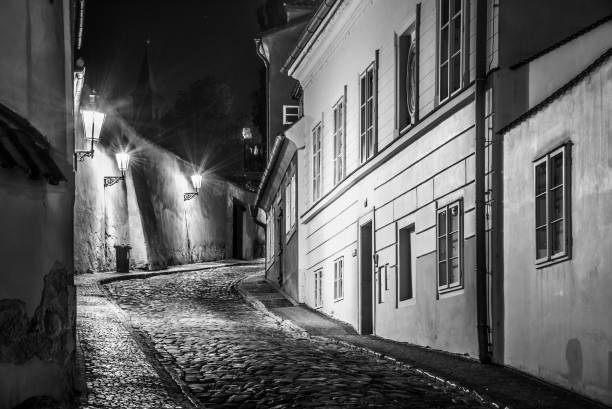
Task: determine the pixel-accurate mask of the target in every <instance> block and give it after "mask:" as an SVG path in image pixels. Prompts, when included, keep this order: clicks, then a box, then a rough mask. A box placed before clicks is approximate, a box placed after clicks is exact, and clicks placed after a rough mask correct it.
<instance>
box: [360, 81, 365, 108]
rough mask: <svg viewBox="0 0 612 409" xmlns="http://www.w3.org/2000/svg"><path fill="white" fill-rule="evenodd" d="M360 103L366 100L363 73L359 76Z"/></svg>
mask: <svg viewBox="0 0 612 409" xmlns="http://www.w3.org/2000/svg"><path fill="white" fill-rule="evenodd" d="M360 91H361V103H362V104H363V103H364V102H365V100H366V79H365V75H364V76H363V77H361V90H360Z"/></svg>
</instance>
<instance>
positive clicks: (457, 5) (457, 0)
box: [452, 0, 461, 14]
mask: <svg viewBox="0 0 612 409" xmlns="http://www.w3.org/2000/svg"><path fill="white" fill-rule="evenodd" d="M459 11H461V0H453V11H452V13H453V14H456V13H457V12H459Z"/></svg>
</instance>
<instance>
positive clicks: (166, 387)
mask: <svg viewBox="0 0 612 409" xmlns="http://www.w3.org/2000/svg"><path fill="white" fill-rule="evenodd" d="M260 269H261V266H260V265H254V266H253V265H251V266H234V267H222V268H215V269H211V270H205V271H196V272H186V273H175V274H171V275H162V276H157V277H152V278H147V279H137V280H128V281H119V282H114V283H111V284H107V285H106V286H105V287H106V289H107V290H108V292H109V293H110V294H111V295H112V297H113V298H114V300H115V302H116V303H117V304H118V305H119V306H120V307H121V309H122V310H123V311H124V312H125V314H123V313H120V312H113V309H117V307H116V306H115V305H113V304H112V303H110V302H107V303H106V305H94V306H92V307H91V309H90V311H89V312H85V311H81V312H80V316H81V323H80V328H79V334H80V337H81V343H82V344H83V345H84V347H83V349H84V354H85V357H86V371H87V374H88V377H87V379H88V383H89V385H88V386H89V387H90V394H89V399H88V406H86V407H92V408H93V407H95V408H104V407H122V408H131V407H133V408H144V407H157V408H178V407H188V406H190V403H189V402H187V401H186V400H185V399H184V398H182V396H184V395H183V394H180V393H176V390H177V388H176V384H178V385H179V386H180V387H181V388H183V389H184V391H185V392H186V394H187V395H188V396H189V397H190V399H191V400H192V402H193V403H194V404H195V405H196V406H202V407H261V408H270V407H278V408H281V407H334V406H342V407H384V408H394V407H409V408H473V407H481V403H480V402H478V401H476V400H475V399H472V398H471V397H470V396H468V395H465V394H462V393H461V392H459V391H457V390H456V389H453V388H450V387H448V386H445V385H443V384H441V383H438V382H436V381H434V380H432V379H431V378H428V377H426V376H424V375H421V374H419V373H417V372H415V371H412V370H411V369H408V368H405V367H400V366H395V365H394V364H393V363H391V362H389V361H385V360H379V359H376V358H375V357H373V356H371V355H369V354H366V353H361V352H359V351H357V350H354V349H351V348H348V347H344V346H342V345H338V344H335V343H330V342H327V341H325V340H324V339H320V338H316V337H305V336H304V335H302V334H301V333H299V332H297V331H293V330H291V329H287V328H284V327H281V326H280V325H279V324H278V323H277V322H276V321H275V320H273V319H272V318H270V317H268V316H267V315H265V314H264V313H262V312H260V311H258V310H256V309H254V308H253V307H251V306H250V305H249V304H247V303H246V302H245V301H244V300H243V298H242V297H241V296H240V294H239V293H238V292H237V291H236V290H235V289H234V288H233V285H234V284H235V283H236V282H237V281H238V280H240V279H242V278H244V277H246V276H248V275H250V274H252V273H255V272H257V271H260ZM94 304H95V303H94ZM88 314H90V315H91V319H86V320H84V322H83V317H84V316H88ZM122 316H123V318H121V317H122ZM94 318H96V319H95V322H94V321H93V319H94ZM117 320H123V322H124V323H127V325H126V326H127V327H130V328H132V330H128V329H123V330H117V328H120V326H118V325H117V322H116V321H117ZM130 333H132V336H136V337H137V338H140V339H144V340H146V341H145V342H144V344H145V345H144V347H145V348H144V349H145V351H146V350H147V345H148V346H150V347H151V348H150V351H149V353H143V352H141V351H140V350H138V348H136V346H137V343H135V342H134V341H131V340H130ZM140 345H141V346H143V342H140ZM148 361H153V362H154V363H153V365H151V364H150V363H149V362H148ZM155 362H157V363H161V365H163V367H164V368H165V369H166V370H167V372H168V373H169V374H170V375H171V377H172V378H174V380H175V382H176V383H174V382H168V381H167V380H163V378H164V376H163V375H164V374H163V372H164V371H163V370H162V371H160V370H159V368H158V370H157V371H156V370H155V369H154V367H155ZM156 372H157V373H156ZM91 374H93V377H92V376H91ZM160 376H161V378H160ZM103 378H104V379H103ZM172 383H174V387H173V386H172V385H171V384H172ZM152 402H155V403H152Z"/></svg>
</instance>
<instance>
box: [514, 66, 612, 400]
mask: <svg viewBox="0 0 612 409" xmlns="http://www.w3.org/2000/svg"><path fill="white" fill-rule="evenodd" d="M611 113H612V62H611V60H610V59H608V60H607V61H606V62H605V63H604V64H603V65H602V66H601V67H600V68H598V69H597V70H596V71H595V72H593V73H591V74H590V75H588V76H587V77H586V78H584V79H583V80H581V81H580V82H579V83H578V84H577V85H575V86H574V87H572V88H571V89H570V90H568V91H567V92H566V93H565V94H564V95H562V96H561V97H559V98H558V99H556V100H555V101H554V102H553V103H551V104H550V105H548V106H546V107H545V108H543V109H542V110H541V111H540V112H538V113H536V114H535V115H534V116H533V117H531V118H529V119H527V120H526V121H524V122H523V123H521V124H520V125H518V126H517V127H516V128H514V129H512V130H510V131H509V132H508V133H507V134H505V135H504V142H503V143H504V154H503V159H504V166H505V169H504V180H503V183H504V185H503V194H504V204H503V211H504V225H503V227H504V229H503V230H504V231H503V237H504V243H505V246H504V253H503V254H504V272H505V276H504V283H505V285H504V298H505V330H504V331H505V334H506V344H505V356H504V363H505V364H507V365H509V366H512V367H515V368H518V369H520V370H523V371H526V372H528V373H530V374H532V375H534V376H537V377H539V378H543V379H545V380H547V381H550V382H553V383H556V384H559V385H561V386H563V387H566V388H570V389H572V390H574V391H577V392H579V393H582V394H584V395H587V396H589V397H591V398H594V399H597V400H600V401H602V402H604V403H606V404H608V405H610V404H612V321H611V320H610V306H611V305H612V296H611V295H610V288H612V274H611V273H610V266H612V254H611V252H610V240H609V237H610V234H611V233H612V212H611V210H610V202H611V201H612V193H611V192H612V171H611V170H612V169H611V167H612V141H611V139H610V135H611V134H612V114H611ZM567 141H570V142H571V147H570V149H569V150H570V152H571V164H570V173H571V193H570V201H571V207H570V209H571V243H572V244H571V259H569V260H567V261H563V262H559V263H557V264H554V265H550V266H547V267H544V268H536V266H535V244H534V241H535V240H534V237H535V230H534V223H535V221H534V218H535V216H534V214H535V210H534V206H535V204H534V197H533V183H534V182H533V178H534V175H533V173H534V171H533V163H532V161H533V160H535V159H537V158H538V157H540V156H541V155H542V154H546V153H547V152H549V151H550V150H552V149H554V148H555V147H558V146H560V145H561V144H562V143H564V142H567Z"/></svg>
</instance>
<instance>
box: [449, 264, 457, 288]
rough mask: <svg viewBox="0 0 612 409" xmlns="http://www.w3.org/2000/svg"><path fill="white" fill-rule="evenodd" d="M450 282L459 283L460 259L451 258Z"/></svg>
mask: <svg viewBox="0 0 612 409" xmlns="http://www.w3.org/2000/svg"><path fill="white" fill-rule="evenodd" d="M448 283H449V284H459V259H458V258H454V259H452V260H451V268H450V277H449V282H448Z"/></svg>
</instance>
